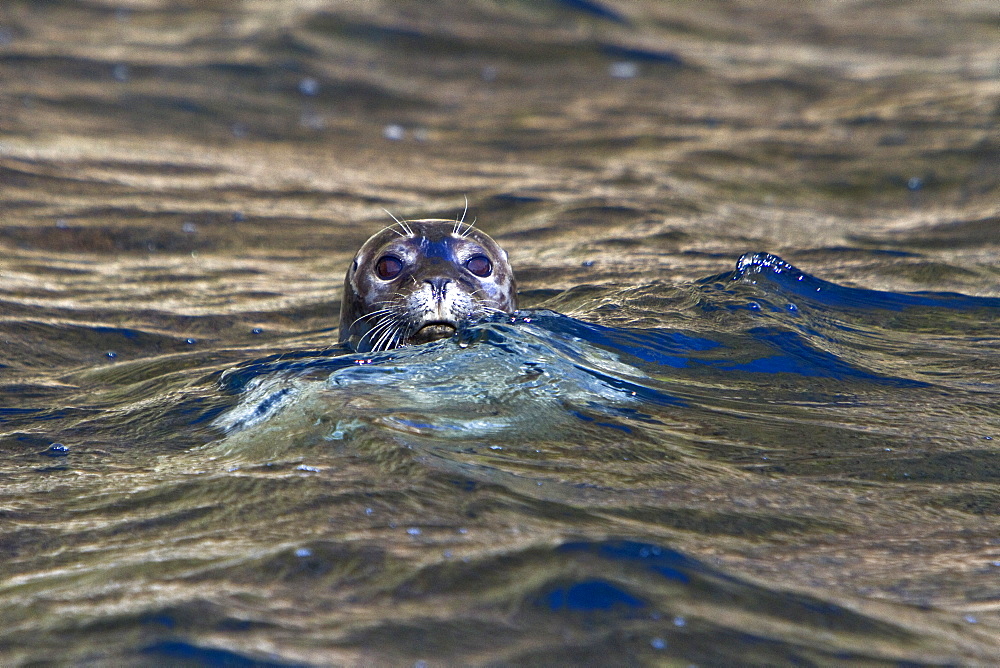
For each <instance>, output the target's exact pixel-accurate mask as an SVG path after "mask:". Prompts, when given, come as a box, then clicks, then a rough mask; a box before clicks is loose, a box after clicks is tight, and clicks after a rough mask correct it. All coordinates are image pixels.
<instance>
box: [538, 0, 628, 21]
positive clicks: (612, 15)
mask: <svg viewBox="0 0 1000 668" xmlns="http://www.w3.org/2000/svg"><path fill="white" fill-rule="evenodd" d="M556 2H558V3H559V4H561V5H565V6H566V7H568V8H570V9H575V10H576V11H579V12H583V13H584V14H590V15H591V16H596V17H598V18H602V19H607V20H609V21H614V22H615V23H628V21H627V20H626V18H625V17H624V16H623V15H622V14H619V13H618V12H616V11H615V10H613V9H611V8H610V7H608V6H606V5H603V4H601V3H599V2H594V0H556Z"/></svg>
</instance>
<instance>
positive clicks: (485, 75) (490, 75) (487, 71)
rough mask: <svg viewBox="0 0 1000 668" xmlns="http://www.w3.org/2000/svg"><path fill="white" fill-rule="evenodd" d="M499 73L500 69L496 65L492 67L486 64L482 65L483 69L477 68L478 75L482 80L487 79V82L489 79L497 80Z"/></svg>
mask: <svg viewBox="0 0 1000 668" xmlns="http://www.w3.org/2000/svg"><path fill="white" fill-rule="evenodd" d="M499 73H500V70H498V69H497V68H496V67H494V66H492V65H486V66H484V67H483V69H481V70H479V77H480V78H481V79H482V80H483V81H487V82H489V81H496V80H497V75H498V74H499Z"/></svg>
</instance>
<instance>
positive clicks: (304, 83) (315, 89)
mask: <svg viewBox="0 0 1000 668" xmlns="http://www.w3.org/2000/svg"><path fill="white" fill-rule="evenodd" d="M299 92H300V93H302V94H303V95H308V96H310V97H312V96H313V95H316V94H317V93H319V82H318V81H316V80H315V79H313V78H312V77H305V78H303V79H302V80H301V81H299Z"/></svg>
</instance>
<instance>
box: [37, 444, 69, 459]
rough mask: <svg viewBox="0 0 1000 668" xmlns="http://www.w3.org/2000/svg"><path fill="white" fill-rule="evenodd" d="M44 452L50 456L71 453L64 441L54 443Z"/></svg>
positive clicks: (63, 455) (61, 455)
mask: <svg viewBox="0 0 1000 668" xmlns="http://www.w3.org/2000/svg"><path fill="white" fill-rule="evenodd" d="M42 454H43V455H46V456H48V457H65V456H66V455H68V454H69V446H67V445H63V444H62V443H52V444H51V445H49V447H48V448H47V449H46V450H43V451H42Z"/></svg>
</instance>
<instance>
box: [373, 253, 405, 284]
mask: <svg viewBox="0 0 1000 668" xmlns="http://www.w3.org/2000/svg"><path fill="white" fill-rule="evenodd" d="M401 271H403V261H402V260H400V259H399V258H398V257H393V256H392V255H383V256H382V257H381V258H379V261H378V262H376V263H375V273H376V274H377V275H378V277H379V278H381V279H382V280H383V281H391V280H392V279H394V278H396V277H397V276H399V272H401Z"/></svg>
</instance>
